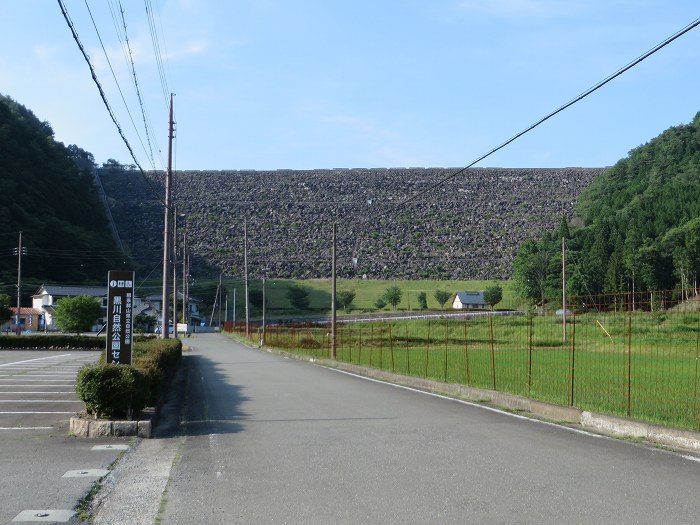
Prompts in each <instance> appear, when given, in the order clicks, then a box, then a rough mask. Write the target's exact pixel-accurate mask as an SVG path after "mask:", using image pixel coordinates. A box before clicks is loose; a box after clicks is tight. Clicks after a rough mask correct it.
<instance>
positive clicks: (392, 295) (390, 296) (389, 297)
mask: <svg viewBox="0 0 700 525" xmlns="http://www.w3.org/2000/svg"><path fill="white" fill-rule="evenodd" d="M402 297H403V291H402V290H401V288H399V287H398V286H396V285H394V286H390V287H389V288H387V289H386V291H385V292H384V295H383V296H382V298H383V299H384V300H385V301H386V302H387V303H389V304H390V305H391V307H392V308H393V309H394V310H396V307H397V306H398V304H399V303H400V302H401V298H402Z"/></svg>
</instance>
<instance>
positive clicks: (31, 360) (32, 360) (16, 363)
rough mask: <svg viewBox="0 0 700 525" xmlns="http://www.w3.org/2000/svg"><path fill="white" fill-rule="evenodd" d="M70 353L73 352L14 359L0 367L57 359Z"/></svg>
mask: <svg viewBox="0 0 700 525" xmlns="http://www.w3.org/2000/svg"><path fill="white" fill-rule="evenodd" d="M71 355H73V354H61V355H51V356H48V357H37V358H36V359H25V360H24V361H15V362H13V363H5V364H4V365H0V367H4V366H12V365H18V364H20V363H31V362H34V361H44V360H46V359H58V358H59V357H69V356H71Z"/></svg>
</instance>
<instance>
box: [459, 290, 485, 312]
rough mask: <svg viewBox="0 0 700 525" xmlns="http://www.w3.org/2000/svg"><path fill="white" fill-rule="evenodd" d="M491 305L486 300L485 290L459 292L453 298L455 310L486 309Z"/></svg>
mask: <svg viewBox="0 0 700 525" xmlns="http://www.w3.org/2000/svg"><path fill="white" fill-rule="evenodd" d="M488 307H489V305H488V304H486V302H485V301H484V292H457V293H456V294H455V296H454V298H453V299H452V308H454V309H455V310H486V309H487V308H488Z"/></svg>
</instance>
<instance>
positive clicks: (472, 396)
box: [261, 347, 700, 453]
mask: <svg viewBox="0 0 700 525" xmlns="http://www.w3.org/2000/svg"><path fill="white" fill-rule="evenodd" d="M261 350H263V351H265V352H269V353H274V354H278V355H283V356H285V357H289V358H290V359H296V360H298V361H307V362H310V363H314V364H317V365H320V366H324V367H326V368H334V369H337V370H342V371H344V372H349V373H352V374H356V375H359V376H363V377H368V378H371V379H378V380H380V381H386V382H388V383H394V384H397V385H401V386H407V387H411V388H415V389H418V390H424V391H426V392H431V393H434V394H443V395H446V396H449V397H454V398H457V399H464V400H467V401H471V402H474V403H480V404H488V405H493V406H494V407H498V408H502V409H505V410H511V411H514V412H519V413H523V414H524V415H528V414H529V415H531V416H532V417H534V418H538V419H545V420H549V421H553V422H557V423H563V424H573V425H578V426H580V427H582V428H584V429H586V430H589V431H591V432H596V433H599V434H604V435H607V436H611V437H616V438H622V439H641V440H644V441H645V442H647V443H651V444H655V445H662V446H666V447H671V448H674V449H680V450H689V451H693V452H698V453H700V432H695V431H691V430H681V429H675V428H668V427H663V426H660V425H654V424H651V423H645V422H643V421H636V420H633V419H624V418H621V417H616V416H610V415H607V414H599V413H596V412H590V411H585V410H581V409H579V408H575V407H568V406H562V405H554V404H552V403H545V402H543V401H536V400H534V399H528V398H525V397H521V396H516V395H513V394H505V393H503V392H496V391H493V390H482V389H479V388H473V387H470V386H465V385H457V384H453V383H443V382H440V381H433V380H430V379H422V378H419V377H410V376H402V375H399V374H394V373H391V372H386V371H384V370H377V369H374V368H367V367H363V366H360V365H354V364H351V363H343V362H340V361H332V360H330V359H318V358H315V357H309V356H304V355H299V354H294V353H291V352H285V351H282V350H277V349H272V348H267V347H263V348H261Z"/></svg>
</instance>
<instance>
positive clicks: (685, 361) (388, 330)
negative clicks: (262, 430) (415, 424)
mask: <svg viewBox="0 0 700 525" xmlns="http://www.w3.org/2000/svg"><path fill="white" fill-rule="evenodd" d="M698 306H699V303H698V299H697V297H694V298H688V297H685V295H684V294H682V293H681V292H645V293H637V294H617V295H609V296H596V297H586V298H583V297H576V298H570V299H569V300H568V308H567V309H566V310H563V309H561V308H559V309H558V310H555V309H552V310H550V311H540V310H532V311H528V310H516V309H513V310H509V311H504V310H500V311H494V312H466V313H458V314H454V313H450V315H447V314H443V313H440V312H430V313H426V312H422V313H421V315H420V316H415V315H413V314H406V315H405V316H402V317H401V318H398V319H397V318H386V319H371V320H370V319H367V320H362V319H343V318H342V317H340V318H339V320H338V323H337V328H336V359H338V360H340V361H345V362H349V363H356V364H360V365H364V366H369V367H374V368H380V369H383V370H388V371H391V372H395V373H397V374H404V375H410V376H418V377H424V378H429V379H435V380H438V381H444V382H448V383H460V384H465V385H469V386H473V387H477V388H484V389H489V390H497V391H501V392H507V393H512V394H517V395H521V396H525V397H529V398H532V399H538V400H542V401H547V402H551V403H556V404H560V405H570V406H575V407H578V408H581V409H584V410H593V411H597V412H603V413H608V414H615V415H621V416H625V417H631V418H635V419H640V420H645V421H649V422H654V423H659V424H663V425H668V426H673V427H678V428H687V429H700V403H699V401H700V399H699V398H700V394H699V393H698V380H699V379H700V370H699V368H698V364H699V363H698V357H699V356H700V311H699V309H698ZM227 328H228V330H229V331H232V330H234V331H236V332H239V333H241V334H242V335H244V334H245V325H244V324H238V325H236V326H232V325H231V324H229V325H228V327H227ZM249 333H250V337H251V339H253V340H254V341H255V342H259V341H260V340H261V336H262V333H261V327H259V326H249ZM264 339H265V344H266V345H268V346H271V347H276V348H280V349H284V350H286V351H291V352H298V353H303V354H307V355H312V356H316V357H323V358H329V357H330V355H331V344H332V342H331V327H330V324H311V323H307V324H292V325H285V324H275V325H271V326H266V327H265V333H264Z"/></svg>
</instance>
